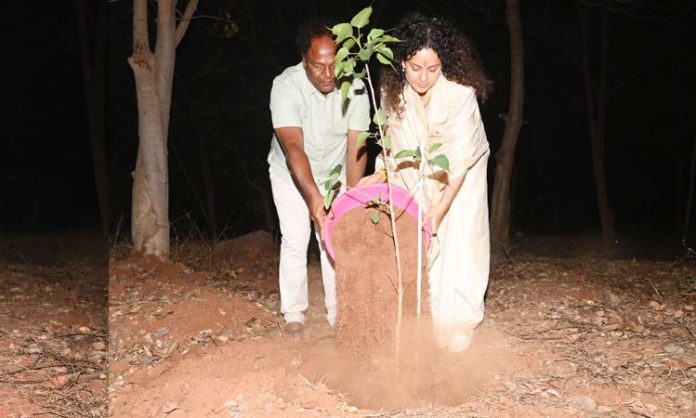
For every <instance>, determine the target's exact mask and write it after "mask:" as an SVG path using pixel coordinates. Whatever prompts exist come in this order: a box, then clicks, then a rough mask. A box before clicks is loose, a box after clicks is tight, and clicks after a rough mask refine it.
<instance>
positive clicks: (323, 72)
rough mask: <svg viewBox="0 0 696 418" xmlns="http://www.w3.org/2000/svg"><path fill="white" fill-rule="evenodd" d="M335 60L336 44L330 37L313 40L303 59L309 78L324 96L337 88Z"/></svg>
mask: <svg viewBox="0 0 696 418" xmlns="http://www.w3.org/2000/svg"><path fill="white" fill-rule="evenodd" d="M334 58H336V44H335V43H334V42H333V40H332V39H331V38H330V37H328V36H320V37H318V38H313V39H312V42H311V44H310V46H309V50H307V54H306V55H305V56H304V57H302V63H303V65H304V69H305V71H306V72H307V78H308V79H309V81H310V82H311V83H312V85H313V86H314V87H315V88H316V89H317V90H319V91H320V92H322V93H323V94H327V93H331V92H332V91H333V89H334V88H335V87H336V77H335V76H334Z"/></svg>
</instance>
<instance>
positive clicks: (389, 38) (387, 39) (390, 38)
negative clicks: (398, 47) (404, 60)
mask: <svg viewBox="0 0 696 418" xmlns="http://www.w3.org/2000/svg"><path fill="white" fill-rule="evenodd" d="M380 41H382V42H401V39H399V38H395V37H393V36H391V35H384V36H382V38H381V39H380Z"/></svg>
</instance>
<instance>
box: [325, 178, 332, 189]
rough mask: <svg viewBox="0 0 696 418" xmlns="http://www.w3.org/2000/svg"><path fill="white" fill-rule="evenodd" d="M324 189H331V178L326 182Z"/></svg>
mask: <svg viewBox="0 0 696 418" xmlns="http://www.w3.org/2000/svg"><path fill="white" fill-rule="evenodd" d="M324 190H331V179H328V180H326V181H325V182H324Z"/></svg>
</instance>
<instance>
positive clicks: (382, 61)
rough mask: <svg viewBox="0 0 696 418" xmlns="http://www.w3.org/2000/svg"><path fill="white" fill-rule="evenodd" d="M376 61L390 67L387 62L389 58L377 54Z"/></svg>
mask: <svg viewBox="0 0 696 418" xmlns="http://www.w3.org/2000/svg"><path fill="white" fill-rule="evenodd" d="M377 61H379V62H381V63H382V64H384V65H391V61H390V60H389V58H386V57H385V56H384V55H382V54H381V53H377Z"/></svg>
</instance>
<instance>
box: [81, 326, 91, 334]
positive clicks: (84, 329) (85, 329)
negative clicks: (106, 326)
mask: <svg viewBox="0 0 696 418" xmlns="http://www.w3.org/2000/svg"><path fill="white" fill-rule="evenodd" d="M78 331H80V332H81V333H83V334H87V333H88V332H90V331H92V330H91V329H89V327H85V326H82V327H80V328H78Z"/></svg>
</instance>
